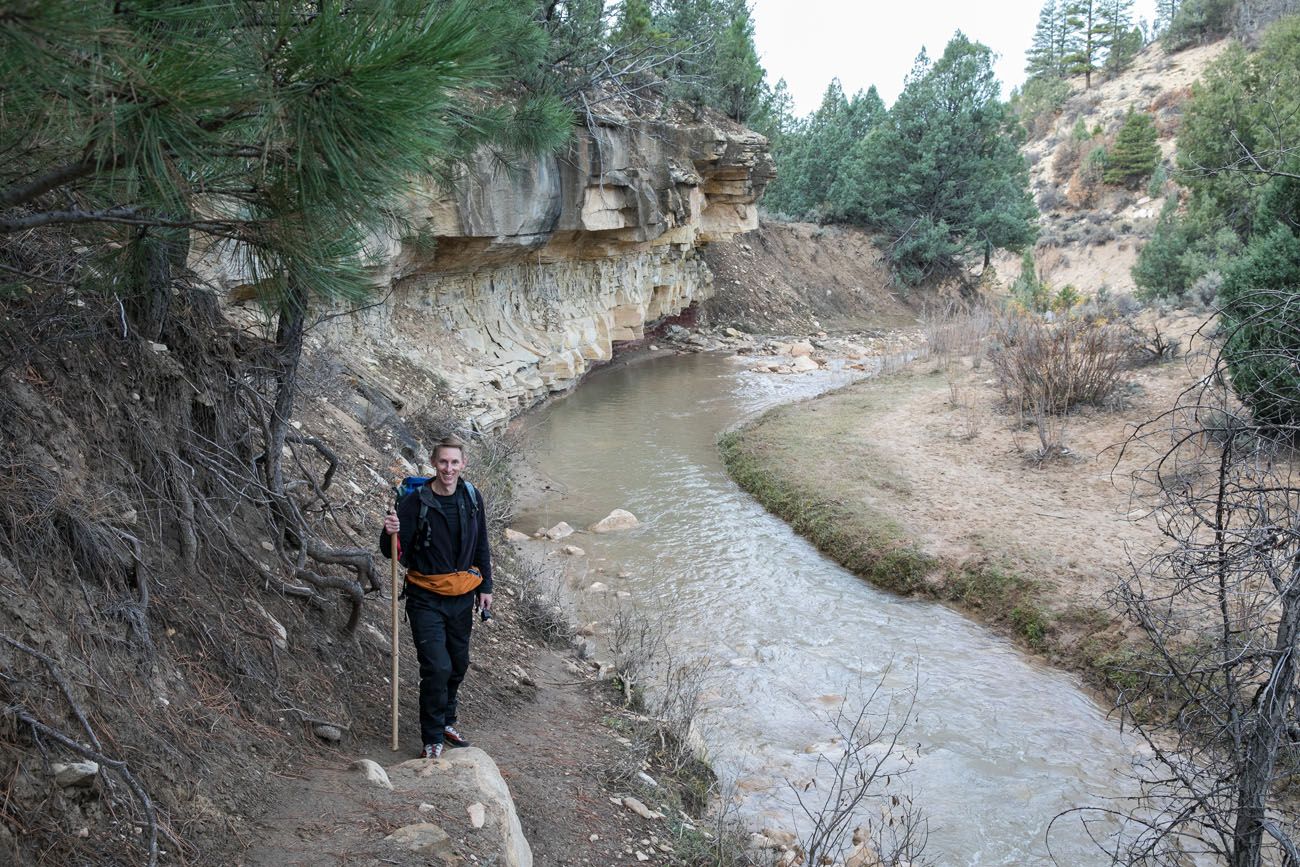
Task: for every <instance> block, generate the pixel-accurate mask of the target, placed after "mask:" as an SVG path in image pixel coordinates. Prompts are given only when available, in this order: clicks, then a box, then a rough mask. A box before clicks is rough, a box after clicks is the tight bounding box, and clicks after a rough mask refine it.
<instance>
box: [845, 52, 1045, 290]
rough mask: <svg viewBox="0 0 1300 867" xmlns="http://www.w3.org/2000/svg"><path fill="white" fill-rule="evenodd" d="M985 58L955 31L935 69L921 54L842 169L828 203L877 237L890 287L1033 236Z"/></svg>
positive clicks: (1007, 119)
mask: <svg viewBox="0 0 1300 867" xmlns="http://www.w3.org/2000/svg"><path fill="white" fill-rule="evenodd" d="M998 90H999V89H998V83H997V79H996V78H995V77H994V74H993V53H992V52H991V51H990V50H989V49H988V48H987V47H986V46H984V45H981V44H980V43H978V42H972V41H971V40H969V39H968V38H967V37H966V36H964V35H963V34H962V33H960V32H958V33H957V34H956V35H955V36H954V37H953V38H952V40H951V41H950V42H949V43H948V45H947V47H946V48H945V49H944V52H943V55H942V56H941V57H940V58H939V60H938V61H936V62H934V63H931V62H930V59H929V57H928V56H927V55H926V53H925V52H924V51H922V52H921V54H920V56H919V57H918V58H917V61H916V64H915V65H914V66H913V68H912V72H911V73H910V74H909V76H908V78H907V82H906V84H905V85H904V87H903V92H902V93H901V94H900V95H899V97H898V100H897V102H895V103H894V105H893V107H892V108H891V109H890V110H889V112H888V113H887V115H886V116H885V117H884V118H883V119H882V120H881V121H880V122H879V123H877V124H876V126H875V127H874V128H873V129H872V131H871V132H870V133H869V134H868V136H867V138H866V139H865V141H863V142H861V143H859V145H858V146H857V147H856V148H855V150H854V152H853V154H852V158H851V159H850V160H849V161H847V162H846V164H845V167H844V168H843V170H842V172H841V175H840V177H839V178H838V180H837V187H838V188H839V190H840V192H839V193H838V194H837V195H836V199H837V201H838V202H839V205H840V208H841V212H842V213H843V215H844V216H845V217H846V218H848V219H849V220H851V221H854V222H862V223H865V224H867V225H871V226H875V227H877V228H879V229H880V230H882V231H883V232H885V233H886V235H887V236H888V238H889V240H890V243H889V249H888V254H887V255H888V258H889V260H890V262H891V264H892V265H893V267H894V269H895V274H896V276H897V277H898V279H899V280H901V281H902V282H905V283H916V282H919V281H921V280H923V279H925V278H926V277H928V276H929V275H931V274H934V273H936V272H939V273H942V272H948V273H954V272H959V271H960V270H961V269H962V268H963V267H964V265H965V264H966V263H967V261H968V260H969V259H971V258H972V257H974V256H978V257H980V258H981V259H982V260H983V261H984V262H985V264H987V263H988V261H989V257H990V255H991V253H992V251H993V250H994V249H996V248H1003V249H1009V250H1013V251H1020V250H1021V249H1023V248H1024V247H1025V246H1026V245H1027V244H1030V243H1032V242H1033V240H1034V238H1035V237H1036V235H1037V216H1038V211H1037V209H1036V208H1035V207H1034V202H1033V199H1032V197H1031V196H1030V194H1029V190H1028V185H1029V178H1028V170H1027V168H1026V166H1025V162H1024V158H1023V157H1022V156H1021V155H1020V152H1019V149H1018V146H1019V140H1020V133H1019V129H1018V125H1017V124H1016V123H1015V121H1014V119H1013V118H1012V116H1011V114H1010V111H1009V109H1008V107H1007V106H1006V104H1004V103H1003V102H1001V100H1000V99H999V92H998Z"/></svg>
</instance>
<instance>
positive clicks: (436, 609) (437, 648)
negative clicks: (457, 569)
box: [406, 587, 474, 744]
mask: <svg viewBox="0 0 1300 867" xmlns="http://www.w3.org/2000/svg"><path fill="white" fill-rule="evenodd" d="M406 616H407V618H408V619H409V620H410V621H411V637H412V638H414V639H415V655H416V657H417V658H418V659H419V660H420V737H421V738H422V739H423V740H422V743H425V744H440V743H442V735H443V731H442V728H443V726H449V725H455V724H456V691H457V690H458V689H459V688H460V682H461V681H462V680H464V679H465V672H466V671H467V670H468V669H469V634H470V630H471V629H473V627H474V594H473V593H472V592H471V593H464V594H461V595H460V596H439V595H438V594H437V593H430V592H427V591H424V590H421V589H419V588H417V587H408V588H407V591H406Z"/></svg>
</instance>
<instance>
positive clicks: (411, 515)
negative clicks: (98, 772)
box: [379, 479, 492, 593]
mask: <svg viewBox="0 0 1300 867" xmlns="http://www.w3.org/2000/svg"><path fill="white" fill-rule="evenodd" d="M475 492H476V493H477V494H478V496H477V497H471V496H470V494H469V489H468V488H467V487H466V486H465V481H464V480H463V479H457V480H456V505H457V511H459V512H460V556H459V557H455V556H454V555H455V553H456V552H454V551H452V550H451V537H450V534H449V532H448V528H447V519H446V517H445V516H444V515H443V513H442V510H441V509H439V508H438V504H437V502H435V501H434V499H433V488H432V487H431V486H430V485H427V484H426V485H421V486H420V489H419V490H418V491H414V492H413V493H410V494H407V495H406V496H405V497H403V498H402V501H401V502H400V503H398V504H397V520H398V521H399V522H400V524H401V529H400V530H398V533H397V538H398V541H400V542H401V545H402V559H401V562H402V565H403V566H405V567H406V568H408V569H414V570H415V571H416V572H420V573H422V574H425V575H442V574H444V573H447V572H462V571H464V570H466V569H469V568H470V567H471V566H474V567H476V568H477V569H478V570H479V572H481V573H482V574H483V583H482V584H480V585H479V586H478V587H476V588H475V589H474V592H475V593H491V592H492V552H491V550H490V549H489V548H488V529H487V516H486V514H485V512H486V507H485V506H484V504H483V492H482V491H479V490H478V489H477V488H475ZM474 500H477V502H474ZM421 502H423V503H424V505H425V507H426V508H425V514H424V521H425V523H426V524H427V525H428V527H429V532H428V535H427V537H426V539H425V544H422V545H421V546H420V547H419V548H416V547H415V531H416V525H417V524H418V523H419V522H420V503H421ZM379 550H380V552H381V553H383V555H384V556H385V557H389V558H391V557H392V556H393V551H392V540H391V537H390V536H389V535H388V534H387V533H385V532H383V531H382V530H381V531H380V533H379ZM416 589H418V588H416Z"/></svg>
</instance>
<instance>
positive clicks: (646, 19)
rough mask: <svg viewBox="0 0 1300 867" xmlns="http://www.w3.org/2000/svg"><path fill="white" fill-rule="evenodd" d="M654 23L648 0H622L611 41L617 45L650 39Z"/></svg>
mask: <svg viewBox="0 0 1300 867" xmlns="http://www.w3.org/2000/svg"><path fill="white" fill-rule="evenodd" d="M653 33H654V23H653V19H652V16H651V12H650V2H649V0H623V2H622V4H621V5H620V7H619V11H618V24H617V25H616V26H615V28H614V33H613V37H612V38H613V41H614V43H615V44H617V45H632V44H636V43H639V42H643V41H645V40H647V39H650V38H651V36H652V34H653Z"/></svg>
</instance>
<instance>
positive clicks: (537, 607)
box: [513, 561, 574, 644]
mask: <svg viewBox="0 0 1300 867" xmlns="http://www.w3.org/2000/svg"><path fill="white" fill-rule="evenodd" d="M513 565H514V575H515V580H516V582H517V585H518V588H519V609H518V611H519V614H518V616H519V621H520V622H521V623H522V624H523V625H524V626H525V628H527V629H528V630H530V631H531V632H532V633H533V634H534V635H536V636H537V637H539V638H541V639H543V640H544V641H546V642H548V643H551V644H567V643H568V642H569V641H571V640H572V639H573V635H574V631H573V618H572V616H571V615H570V609H569V600H568V599H567V597H566V596H565V594H564V589H563V583H562V582H561V581H560V578H559V576H558V575H556V574H554V573H549V572H547V571H545V570H544V569H543V568H542V567H541V566H540V565H538V564H536V563H532V562H526V561H516V562H515V563H514V564H513Z"/></svg>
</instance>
